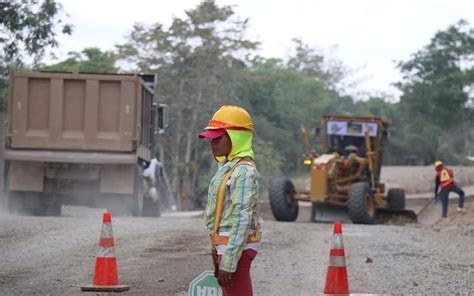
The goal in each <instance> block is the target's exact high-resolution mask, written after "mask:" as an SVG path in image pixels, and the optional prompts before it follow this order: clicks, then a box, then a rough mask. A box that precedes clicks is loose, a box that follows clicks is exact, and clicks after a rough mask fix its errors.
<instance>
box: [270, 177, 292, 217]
mask: <svg viewBox="0 0 474 296" xmlns="http://www.w3.org/2000/svg"><path fill="white" fill-rule="evenodd" d="M295 194H296V191H295V187H294V186H293V183H292V182H291V181H290V179H288V178H286V177H282V178H278V179H275V180H273V181H272V183H271V184H270V190H269V198H270V207H271V209H272V213H273V216H274V217H275V219H276V220H277V221H289V222H291V221H295V220H296V218H297V217H298V201H297V200H296V198H295Z"/></svg>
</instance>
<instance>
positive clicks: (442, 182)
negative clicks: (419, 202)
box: [433, 160, 464, 218]
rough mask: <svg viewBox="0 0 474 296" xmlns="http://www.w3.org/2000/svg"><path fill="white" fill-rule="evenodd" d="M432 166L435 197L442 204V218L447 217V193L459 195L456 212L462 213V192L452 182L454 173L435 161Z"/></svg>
mask: <svg viewBox="0 0 474 296" xmlns="http://www.w3.org/2000/svg"><path fill="white" fill-rule="evenodd" d="M433 166H434V167H435V170H436V180H435V196H436V197H439V199H440V200H441V202H442V206H443V210H442V215H443V218H447V217H448V200H449V193H450V192H455V193H457V194H458V195H459V206H458V208H457V210H458V212H464V191H463V190H462V189H461V188H460V187H459V186H457V185H456V182H454V173H453V171H452V170H451V169H449V168H447V167H446V166H444V164H443V162H441V161H439V160H438V161H436V162H435V163H434V164H433Z"/></svg>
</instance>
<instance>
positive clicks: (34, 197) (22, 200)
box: [8, 191, 46, 216]
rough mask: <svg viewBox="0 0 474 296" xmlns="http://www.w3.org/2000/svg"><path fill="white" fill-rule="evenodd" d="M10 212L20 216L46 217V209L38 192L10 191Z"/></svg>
mask: <svg viewBox="0 0 474 296" xmlns="http://www.w3.org/2000/svg"><path fill="white" fill-rule="evenodd" d="M8 210H9V212H10V213H15V214H20V215H36V216H44V214H45V210H46V208H45V206H44V204H43V203H42V202H41V196H40V194H39V193H38V192H29V191H8Z"/></svg>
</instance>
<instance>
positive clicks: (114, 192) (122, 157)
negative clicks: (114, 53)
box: [4, 71, 167, 216]
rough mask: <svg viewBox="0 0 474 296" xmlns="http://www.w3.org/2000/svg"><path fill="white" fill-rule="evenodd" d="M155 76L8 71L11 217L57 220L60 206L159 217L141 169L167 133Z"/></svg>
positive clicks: (6, 156)
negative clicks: (157, 95)
mask: <svg viewBox="0 0 474 296" xmlns="http://www.w3.org/2000/svg"><path fill="white" fill-rule="evenodd" d="M155 82H156V79H155V76H154V75H136V74H115V75H114V74H84V73H53V72H15V71H14V72H12V73H11V74H10V92H9V101H8V119H7V133H6V135H5V151H4V159H5V166H4V167H5V174H4V176H5V180H4V182H5V184H6V186H5V189H6V192H7V196H8V208H9V210H10V211H11V212H17V213H23V214H33V215H53V216H55V215H60V214H61V206H62V205H81V206H93V207H105V208H108V209H109V211H111V212H113V213H114V212H118V213H123V212H124V211H126V212H132V213H133V214H134V215H136V216H144V215H147V216H159V213H160V203H159V202H158V201H157V200H156V198H155V199H152V198H149V197H147V195H145V194H144V192H143V170H144V169H145V168H146V167H147V165H148V164H149V163H150V161H151V160H152V159H153V157H155V146H156V144H158V143H157V139H158V135H159V134H160V132H162V131H163V130H164V129H165V128H166V126H167V111H166V110H167V108H166V105H162V104H158V102H157V98H156V95H155Z"/></svg>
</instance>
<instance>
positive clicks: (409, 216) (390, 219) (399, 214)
mask: <svg viewBox="0 0 474 296" xmlns="http://www.w3.org/2000/svg"><path fill="white" fill-rule="evenodd" d="M417 221H418V217H417V216H416V213H415V212H414V211H410V210H391V209H383V208H378V209H377V223H379V224H384V223H385V224H402V225H403V224H406V223H416V222H417Z"/></svg>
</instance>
